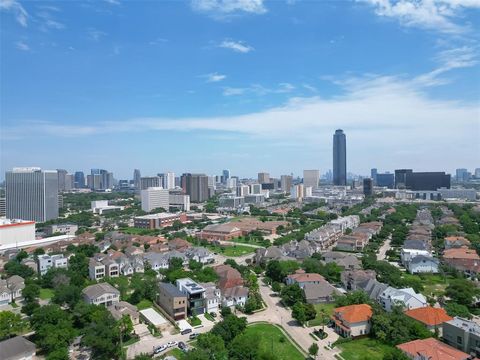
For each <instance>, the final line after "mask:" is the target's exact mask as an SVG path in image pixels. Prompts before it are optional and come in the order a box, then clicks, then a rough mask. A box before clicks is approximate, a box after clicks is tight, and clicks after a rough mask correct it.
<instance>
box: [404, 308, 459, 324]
mask: <svg viewBox="0 0 480 360" xmlns="http://www.w3.org/2000/svg"><path fill="white" fill-rule="evenodd" d="M405 315H407V316H409V317H411V318H413V319H415V320H417V321H420V322H421V323H423V324H425V325H428V326H435V325H440V324H443V323H444V322H446V321H450V320H452V319H453V318H452V317H451V316H449V315H448V314H447V312H446V311H445V310H444V309H441V308H434V307H431V306H427V307H423V308H417V309H412V310H407V311H405Z"/></svg>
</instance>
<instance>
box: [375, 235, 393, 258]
mask: <svg viewBox="0 0 480 360" xmlns="http://www.w3.org/2000/svg"><path fill="white" fill-rule="evenodd" d="M391 242H392V235H391V234H390V235H389V236H388V238H387V239H386V240H385V242H384V243H383V245H382V246H381V247H380V249H378V254H377V260H385V259H386V257H387V251H388V250H390V248H391V247H392V246H391Z"/></svg>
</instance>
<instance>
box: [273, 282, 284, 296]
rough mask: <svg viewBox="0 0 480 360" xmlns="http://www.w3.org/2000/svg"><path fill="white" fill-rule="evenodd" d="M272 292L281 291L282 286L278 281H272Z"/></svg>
mask: <svg viewBox="0 0 480 360" xmlns="http://www.w3.org/2000/svg"><path fill="white" fill-rule="evenodd" d="M272 290H273V291H274V292H276V293H278V292H280V291H281V290H282V285H281V284H280V283H279V282H278V281H274V282H273V283H272Z"/></svg>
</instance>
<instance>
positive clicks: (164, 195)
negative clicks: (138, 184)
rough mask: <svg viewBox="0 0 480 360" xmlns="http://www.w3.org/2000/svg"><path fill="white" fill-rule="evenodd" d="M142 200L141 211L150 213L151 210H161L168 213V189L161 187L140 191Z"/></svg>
mask: <svg viewBox="0 0 480 360" xmlns="http://www.w3.org/2000/svg"><path fill="white" fill-rule="evenodd" d="M140 198H141V200H142V210H143V211H146V212H150V211H152V210H153V209H157V208H163V209H165V210H167V211H168V209H169V207H170V197H169V193H168V189H164V188H162V187H151V188H148V189H145V190H142V191H140Z"/></svg>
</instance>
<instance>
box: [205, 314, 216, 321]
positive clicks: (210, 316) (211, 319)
mask: <svg viewBox="0 0 480 360" xmlns="http://www.w3.org/2000/svg"><path fill="white" fill-rule="evenodd" d="M204 316H205V319H207V320H210V321H212V322H214V321H215V318H214V317H213V316H212V315H210V314H209V313H207V312H206V313H205V314H204Z"/></svg>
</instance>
